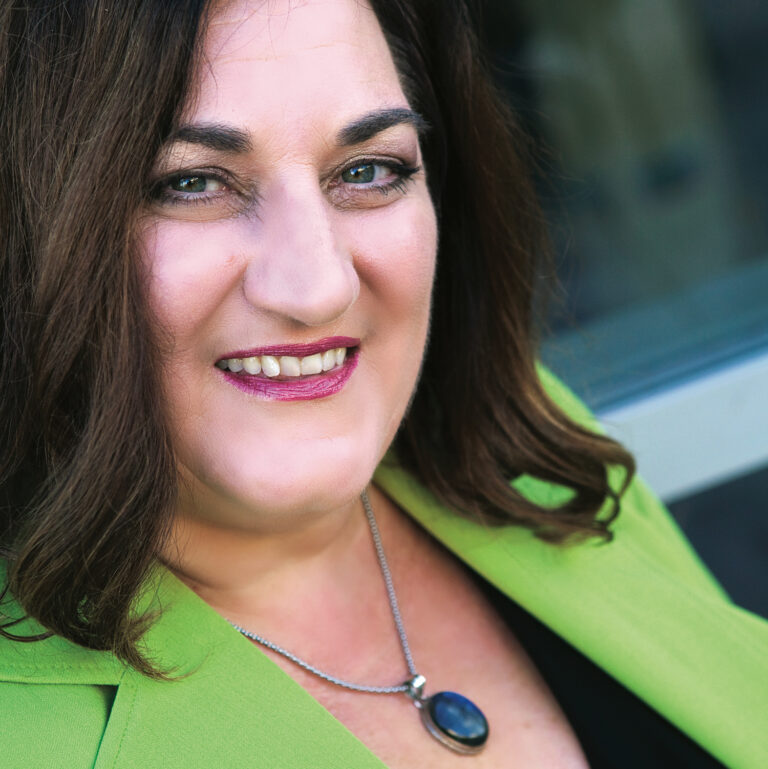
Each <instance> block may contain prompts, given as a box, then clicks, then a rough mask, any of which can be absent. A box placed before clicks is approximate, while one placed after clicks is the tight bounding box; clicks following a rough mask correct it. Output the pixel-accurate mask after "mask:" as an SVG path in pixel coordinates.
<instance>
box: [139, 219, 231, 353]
mask: <svg viewBox="0 0 768 769" xmlns="http://www.w3.org/2000/svg"><path fill="white" fill-rule="evenodd" d="M217 229H218V228H216V227H215V226H214V225H205V224H195V225H192V226H190V224H189V223H186V222H177V221H170V220H168V221H160V222H156V223H154V224H153V225H152V226H151V227H148V228H147V229H146V230H145V232H144V233H143V235H142V246H143V249H142V250H143V261H144V265H145V270H146V275H147V280H148V290H149V297H150V303H151V306H152V310H153V312H154V313H155V317H156V319H157V321H158V322H159V323H160V325H161V327H162V328H163V330H164V331H165V332H166V333H170V334H171V335H172V338H173V340H174V342H176V343H179V342H181V341H182V340H183V339H184V337H185V336H186V337H191V336H193V335H194V333H195V331H196V330H198V329H199V327H200V325H201V324H202V323H204V321H205V320H206V319H207V318H208V317H210V315H212V314H213V312H214V311H215V309H216V308H217V307H218V306H219V304H220V302H221V300H222V297H223V296H225V295H226V293H227V292H228V291H229V289H230V287H231V284H232V281H233V280H234V279H235V277H236V275H237V270H238V267H237V264H236V262H237V259H236V257H235V255H234V252H233V251H232V250H230V249H224V248H222V247H221V243H220V241H221V240H222V238H221V233H220V232H218V231H217Z"/></svg>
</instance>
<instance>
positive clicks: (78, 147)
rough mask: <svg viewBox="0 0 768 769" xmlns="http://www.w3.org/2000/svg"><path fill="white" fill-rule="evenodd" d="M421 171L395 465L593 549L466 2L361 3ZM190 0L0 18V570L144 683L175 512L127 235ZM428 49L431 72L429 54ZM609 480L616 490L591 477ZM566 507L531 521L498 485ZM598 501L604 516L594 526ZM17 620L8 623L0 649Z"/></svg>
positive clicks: (581, 451)
mask: <svg viewBox="0 0 768 769" xmlns="http://www.w3.org/2000/svg"><path fill="white" fill-rule="evenodd" d="M372 4H373V7H374V10H375V12H376V14H377V16H378V18H379V21H380V23H381V25H382V28H383V30H384V32H385V35H386V36H387V39H388V41H389V44H390V48H391V50H392V53H393V56H394V58H395V61H396V64H397V66H398V70H399V72H400V76H401V78H402V82H403V85H404V89H405V91H406V94H407V95H408V97H409V99H410V100H411V102H412V103H413V105H414V107H415V108H416V109H418V110H419V111H420V112H421V113H422V114H423V115H424V116H425V117H426V119H427V120H428V122H429V123H430V125H431V130H430V132H429V133H428V135H427V136H426V137H425V139H424V143H423V151H424V157H425V163H426V166H427V169H428V178H429V180H430V189H431V193H432V196H433V199H434V201H435V206H436V209H437V211H438V218H439V226H440V249H439V256H438V268H437V276H436V284H435V296H434V306H433V318H432V332H431V338H430V343H429V347H428V350H427V354H426V359H425V362H424V367H423V370H422V376H421V380H420V384H419V387H418V390H417V393H416V395H415V397H414V400H413V402H412V405H411V408H410V410H409V412H408V414H407V416H406V419H405V421H404V423H403V425H402V427H401V430H400V431H399V433H398V436H397V438H396V449H397V453H398V456H399V459H400V461H401V463H402V464H403V465H404V466H405V467H406V468H407V469H409V470H410V471H411V472H412V473H413V474H414V475H415V476H416V477H417V478H418V479H419V480H421V481H422V482H423V483H424V484H425V485H426V486H427V487H428V488H430V489H431V490H432V491H433V492H434V493H435V494H437V495H438V496H439V497H440V498H442V499H443V500H444V501H446V502H447V503H448V504H449V505H450V506H452V507H453V508H455V509H456V510H457V511H459V512H461V513H463V514H465V515H470V516H475V517H480V518H482V519H484V520H486V521H490V522H495V523H499V524H501V523H510V522H513V523H516V524H519V525H523V526H528V527H530V528H532V529H533V530H534V531H535V532H536V533H537V535H538V536H540V537H543V538H545V539H549V540H552V541H561V542H562V541H565V540H566V539H568V538H572V537H573V536H574V535H575V536H577V537H584V536H591V535H595V536H600V537H603V538H606V539H609V538H610V530H609V528H608V527H609V523H610V520H612V518H613V517H614V516H615V515H616V513H617V512H618V500H619V496H620V494H621V492H622V491H623V487H625V486H626V483H628V481H629V478H630V477H631V475H632V471H633V464H632V459H631V457H630V456H629V455H628V454H627V453H626V452H625V451H624V450H623V449H622V448H621V447H620V446H618V445H617V444H616V443H614V442H612V441H611V440H609V439H607V438H605V437H602V436H600V435H596V434H594V433H592V432H590V431H589V430H587V429H585V428H583V427H581V426H579V425H577V424H575V423H573V422H572V421H571V420H570V419H568V418H567V417H566V416H565V415H564V414H563V413H562V412H561V411H560V410H559V409H558V408H557V406H555V405H554V404H553V403H552V402H551V401H550V399H549V398H548V397H547V395H546V393H545V392H544V390H543V389H542V386H541V384H540V380H539V377H538V376H537V372H536V353H535V349H536V348H535V343H534V333H533V332H534V318H533V311H532V306H533V293H534V283H535V277H536V274H537V269H538V267H537V265H539V264H540V260H541V258H543V257H545V255H546V253H547V243H546V235H545V227H544V223H543V221H542V217H541V214H540V212H539V209H538V207H537V204H536V199H535V194H534V191H533V189H532V187H531V184H530V183H529V181H528V174H527V171H526V168H525V161H524V157H525V147H526V142H525V139H524V138H523V136H522V135H521V134H520V133H519V132H518V131H517V130H516V128H515V127H514V121H513V120H512V118H511V116H510V114H509V113H508V111H507V110H506V108H505V107H504V106H503V103H502V101H501V100H500V99H499V97H498V96H497V94H496V92H495V90H494V88H493V86H492V85H491V82H490V79H489V77H488V74H487V69H486V67H485V66H484V64H483V59H482V56H481V55H480V53H479V51H478V46H477V42H476V38H475V35H474V33H473V31H472V24H471V19H470V15H469V11H468V9H467V7H466V5H465V3H464V2H462V0H375V1H374V2H373V3H372ZM206 10H207V5H206V3H205V1H204V0H130V1H129V0H126V2H124V3H121V4H120V13H115V12H114V5H112V4H110V3H106V2H102V1H101V0H79V1H78V2H71V3H62V2H58V1H57V2H52V1H51V2H30V3H25V4H18V5H14V4H10V3H5V4H3V7H2V9H0V114H2V116H3V118H2V121H0V147H2V148H3V149H2V152H0V169H1V172H2V179H3V185H2V189H1V191H0V196H2V197H1V198H0V243H1V244H2V247H1V250H0V285H2V301H1V302H0V314H1V315H2V321H3V325H2V337H1V338H0V346H1V347H2V371H1V372H0V391H2V393H3V398H2V404H0V554H2V555H3V556H4V557H5V559H6V560H7V562H8V576H7V579H8V585H7V588H6V589H8V590H10V592H11V593H12V594H13V596H14V598H15V599H16V600H17V602H18V603H19V605H20V606H21V607H22V610H23V611H24V612H26V614H27V616H29V617H32V618H34V619H35V620H37V621H38V622H39V623H40V624H41V625H42V626H43V627H44V628H45V629H46V630H47V631H48V632H49V633H55V634H58V635H61V636H63V637H65V638H68V639H70V640H72V641H74V642H76V643H78V644H81V645H83V646H86V647H89V648H93V649H99V650H109V651H112V652H113V653H114V654H116V655H117V656H118V657H119V658H121V659H123V660H124V661H126V662H127V663H128V664H130V665H132V666H134V667H135V668H136V669H138V670H140V671H142V672H144V673H146V674H148V675H160V673H158V671H156V670H154V668H153V667H152V664H151V663H150V662H149V661H148V660H147V659H146V658H145V657H144V656H143V655H142V652H141V649H140V646H139V644H138V641H139V639H140V637H141V635H142V633H143V632H144V631H145V629H146V627H147V623H148V622H149V621H150V618H147V617H141V616H138V617H137V616H135V615H134V613H133V612H132V606H133V605H134V600H135V598H136V596H137V594H138V592H139V590H140V589H141V586H142V584H143V583H144V582H145V581H146V579H147V576H148V573H149V570H150V569H151V567H152V564H153V562H154V559H155V555H156V553H157V552H158V551H159V548H160V545H161V543H162V542H163V541H164V538H165V537H166V535H167V533H168V529H169V523H170V519H171V516H172V513H173V505H174V501H175V499H176V494H177V476H176V469H175V463H174V459H173V451H172V445H171V442H170V438H169V434H168V430H167V427H166V424H165V416H164V413H163V407H162V403H161V399H160V397H159V393H160V387H159V383H158V381H156V372H157V371H158V370H159V356H158V349H157V345H158V340H157V339H156V336H157V335H156V334H155V332H154V330H153V324H152V318H151V314H150V312H149V310H148V307H147V303H146V297H145V292H144V288H143V285H142V278H141V275H140V269H139V266H138V265H137V259H136V258H135V254H136V252H137V251H136V248H135V245H134V243H133V237H132V235H133V231H132V225H133V223H134V221H135V218H136V212H137V211H138V210H139V209H140V208H141V206H142V204H143V203H144V201H145V199H146V195H147V185H146V179H147V178H148V176H149V172H150V169H151V167H152V164H153V162H154V158H155V155H156V154H157V152H159V150H160V148H161V147H162V145H163V143H164V142H165V141H166V139H167V138H168V137H169V136H170V134H171V133H172V131H173V130H174V128H175V126H176V124H177V120H178V118H179V113H180V110H181V108H182V106H183V105H184V103H185V101H186V98H187V95H188V92H189V89H190V81H191V77H192V75H193V73H194V71H195V66H196V64H197V63H198V51H199V47H200V46H199V44H200V40H201V36H202V35H203V34H204V28H205V19H206ZM447 52H450V55H448V53H447ZM610 465H619V466H622V467H623V468H624V469H625V471H626V472H625V473H624V484H623V487H622V488H620V489H612V488H611V486H610V484H609V482H608V475H607V468H608V467H609V466H610ZM522 473H527V474H530V475H533V476H536V477H538V478H541V479H543V480H546V481H550V482H554V483H558V484H561V485H563V486H566V487H568V488H570V489H571V490H572V492H573V493H572V495H571V497H570V499H569V500H567V501H566V502H565V503H564V504H563V505H562V506H560V507H557V508H547V509H543V508H541V507H539V506H537V505H535V504H533V503H532V502H530V501H528V500H527V499H525V498H524V497H523V496H521V495H520V494H518V493H517V492H516V491H515V490H514V488H512V487H511V486H510V483H509V481H510V479H512V478H513V477H515V476H517V475H520V474H522ZM606 504H608V508H609V514H608V516H607V517H606V516H605V515H598V513H599V512H600V511H601V510H602V509H603V508H604V506H605V505H606ZM17 622H18V618H8V619H7V620H6V621H5V623H4V624H3V625H2V627H1V628H0V632H1V633H2V634H3V635H6V636H8V637H12V638H18V639H20V640H30V639H33V638H38V637H40V636H34V637H30V636H19V635H17V634H15V633H14V632H13V627H14V625H15V624H16V623H17Z"/></svg>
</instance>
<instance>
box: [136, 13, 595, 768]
mask: <svg viewBox="0 0 768 769" xmlns="http://www.w3.org/2000/svg"><path fill="white" fill-rule="evenodd" d="M289 11H290V12H289ZM204 53H205V56H204V62H205V63H204V65H203V66H202V67H201V68H200V71H199V73H198V75H197V83H196V84H197V88H196V92H195V95H194V98H193V99H192V100H191V102H190V104H189V105H188V106H187V109H186V111H185V114H184V120H183V121H182V122H183V123H185V124H186V125H187V126H192V127H193V130H187V131H186V134H185V136H186V139H187V140H186V141H177V142H175V143H173V144H171V145H169V146H168V147H167V148H166V150H165V151H164V152H163V153H162V154H161V157H160V158H159V159H158V162H157V166H156V168H155V172H154V186H155V190H156V195H155V200H154V202H153V204H152V206H151V209H150V210H148V211H147V212H146V214H145V216H144V222H143V233H144V237H143V256H144V260H145V264H146V270H147V275H148V286H149V292H150V299H151V303H152V306H153V310H154V312H155V315H156V318H157V321H158V324H159V326H160V330H161V334H162V335H163V338H164V339H165V340H166V341H167V350H168V352H167V358H166V361H167V362H166V365H165V367H164V371H163V382H164V389H165V398H166V402H167V408H168V411H169V418H170V426H171V436H172V440H173V444H174V448H175V451H176V455H177V459H178V463H179V472H180V476H181V493H180V497H179V501H178V506H177V511H176V516H175V521H174V525H173V531H172V536H171V538H170V542H169V544H168V546H167V549H166V551H165V552H164V553H163V554H162V555H163V558H164V560H165V561H166V563H167V564H168V565H169V566H170V568H171V569H173V570H174V571H175V572H176V573H177V574H178V575H179V577H180V578H181V579H182V580H184V581H185V582H186V583H187V584H188V585H189V586H190V587H191V588H192V589H193V590H195V591H196V592H197V593H198V594H199V595H200V596H202V598H203V599H204V600H206V601H207V602H208V603H209V604H210V605H211V606H213V607H214V608H215V609H216V610H217V611H219V612H220V613H221V614H222V615H224V616H225V617H227V618H229V619H231V620H232V621H235V622H237V623H238V624H241V625H243V626H244V627H247V628H251V629H253V630H256V631H257V632H259V633H262V634H263V635H265V636H267V637H268V638H271V639H273V640H275V641H276V642H277V643H280V644H281V645H284V646H286V647H287V648H289V649H292V650H295V651H296V653H298V654H300V655H301V656H303V657H305V658H306V659H309V660H311V661H312V662H313V663H314V664H316V665H317V666H319V667H321V668H324V669H327V670H330V671H334V672H336V673H337V674H338V675H340V676H342V677H345V678H348V679H352V680H360V681H377V682H384V683H391V682H392V679H393V676H397V677H400V676H401V675H402V670H401V664H402V663H401V660H402V653H401V650H400V646H399V642H398V639H397V636H396V634H395V633H394V632H393V628H392V618H391V615H390V613H389V606H388V603H387V598H386V592H385V589H384V585H383V581H382V578H381V573H380V571H379V567H378V563H377V561H376V558H375V554H374V551H373V546H372V542H371V537H370V532H369V531H368V528H367V525H366V523H365V519H364V516H363V515H362V506H361V503H360V501H359V494H360V491H361V490H362V489H363V488H364V487H365V486H366V485H367V484H368V483H369V481H370V478H371V476H372V474H373V471H374V469H375V467H376V465H377V464H378V462H379V461H380V459H381V457H382V456H383V454H384V452H385V451H386V449H387V447H388V446H389V444H390V443H391V441H392V439H393V437H394V434H395V431H396V429H397V426H398V425H399V423H400V421H401V420H402V416H403V414H404V412H405V410H406V408H407V405H408V402H409V399H410V397H411V395H412V392H413V390H414V387H415V385H416V382H417V379H418V373H419V368H420V365H421V360H422V357H423V351H424V345H425V340H426V336H427V330H428V325H429V309H430V296H431V290H432V281H433V276H434V267H435V255H436V249H437V230H436V222H435V214H434V210H433V206H432V203H431V200H430V197H429V194H428V191H427V186H426V178H425V175H424V172H423V171H415V172H413V173H412V174H411V175H410V179H409V180H408V181H407V183H405V184H397V185H395V187H393V188H390V189H389V190H388V191H387V193H386V194H383V193H382V191H381V190H380V189H376V187H377V186H379V187H380V186H382V185H384V184H395V182H397V179H398V177H397V174H396V173H395V172H394V170H393V169H395V168H396V167H398V166H402V165H404V166H407V167H408V168H411V169H413V168H417V167H419V166H420V165H421V156H420V150H419V142H418V130H417V127H418V126H417V122H418V121H417V120H415V119H414V118H412V117H411V118H408V119H407V120H405V122H400V123H398V124H397V125H392V126H390V127H388V128H386V129H385V130H381V131H378V132H376V133H374V134H373V135H372V136H369V137H368V138H366V139H365V140H363V141H358V140H359V139H360V137H359V135H358V136H356V137H355V136H353V137H351V138H352V140H353V141H352V142H351V143H350V141H349V140H350V136H349V135H347V136H346V139H347V141H341V142H340V135H341V138H343V135H344V129H345V127H348V126H349V125H350V124H353V123H355V121H358V122H359V121H360V119H361V118H362V117H364V116H366V115H371V114H380V113H381V112H382V111H388V110H389V111H391V110H393V109H399V110H408V109H409V105H408V102H407V100H406V98H405V96H404V94H403V92H402V89H401V87H400V83H399V80H398V76H397V72H396V70H395V67H394V64H393V62H392V58H391V56H390V53H389V50H388V48H387V45H386V42H385V40H384V37H383V35H382V32H381V30H380V28H379V26H378V23H377V21H376V18H375V16H374V14H373V12H372V11H371V10H370V9H369V8H367V7H366V6H365V4H364V3H362V2H358V1H357V0H310V1H309V2H304V3H300V4H296V3H295V2H288V1H287V0H285V1H283V0H278V1H276V2H269V3H266V4H265V3H261V2H256V3H242V2H235V3H227V4H226V5H224V6H223V7H222V8H220V9H219V11H218V12H217V13H216V14H215V15H214V18H213V20H212V23H211V25H210V27H209V32H208V36H207V38H206V40H205V46H204ZM390 114H391V113H390ZM211 125H215V126H218V127H219V128H221V127H222V126H224V127H226V131H225V136H228V137H229V139H231V140H232V141H230V146H229V147H228V148H222V146H219V148H218V149H215V148H212V147H209V146H203V145H202V144H201V143H200V142H199V141H197V139H199V138H200V136H201V135H203V134H205V133H206V131H208V133H207V135H208V137H209V138H210V135H211V132H210V130H208V129H207V128H206V126H207V127H210V126H211ZM195 127H196V128H195ZM349 133H350V132H349V131H347V134H349ZM358 133H359V132H358ZM369 133H370V132H369ZM190 137H192V138H195V137H196V140H195V141H189V138H190ZM234 139H239V141H234ZM219 144H220V145H221V142H219ZM235 145H237V146H235ZM374 162H375V163H376V164H377V165H376V171H375V176H374V178H373V181H368V182H365V183H362V184H361V183H358V182H354V183H353V182H352V181H350V178H351V177H350V174H349V169H350V168H353V167H359V166H360V165H361V164H366V163H369V164H370V163H374ZM369 170H370V169H369ZM192 177H194V179H195V180H196V181H195V183H194V184H192V185H191V186H190V184H189V180H190V178H192ZM356 178H357V177H356ZM366 178H367V177H366ZM201 179H203V181H202V182H201V181H200V180H201ZM201 185H202V186H201ZM190 189H191V190H193V191H192V192H189V190H190ZM337 335H338V336H349V337H355V338H359V339H360V340H361V342H360V346H359V364H358V366H357V368H356V369H355V371H354V373H353V374H352V376H351V378H350V379H349V381H348V382H347V383H346V385H345V387H344V388H343V389H342V390H341V391H340V392H338V393H336V394H334V395H332V396H330V397H325V398H321V399H316V400H309V401H290V402H281V401H274V400H268V399H265V398H261V397H258V396H255V395H252V394H247V393H244V392H243V391H242V390H240V389H238V388H236V387H234V386H232V384H231V383H230V382H228V381H227V380H226V378H225V377H223V376H222V372H221V371H219V370H218V369H217V368H216V366H215V363H216V361H217V360H220V359H221V358H222V357H225V356H226V355H227V353H228V352H231V351H233V350H242V349H251V348H256V347H263V346H267V345H278V344H301V343H311V342H315V341H317V340H319V339H322V338H326V337H330V336H337ZM370 493H371V500H372V502H373V504H374V508H375V510H376V513H377V517H378V519H379V525H380V528H381V531H382V535H383V537H384V540H385V547H386V549H387V553H388V555H389V557H390V564H391V567H392V571H393V574H394V575H395V578H396V580H397V582H398V584H400V585H418V586H419V590H405V591H403V590H400V591H399V592H400V599H401V604H402V607H401V608H402V611H403V618H404V621H405V623H406V627H407V629H408V631H409V634H410V636H411V639H412V646H413V651H414V654H415V655H416V656H417V659H422V660H424V661H425V663H424V666H423V672H424V673H425V674H426V675H427V676H428V677H429V678H430V680H431V679H432V678H434V680H439V681H440V685H441V688H447V689H451V688H455V689H456V690H458V691H463V692H465V693H466V694H467V695H468V696H470V697H475V698H476V699H480V704H481V705H482V707H483V708H484V709H485V710H486V712H487V714H488V715H489V718H490V719H491V721H492V723H493V719H494V718H495V719H496V723H504V724H505V725H506V726H505V728H504V729H501V730H499V731H500V734H499V736H497V737H494V740H493V742H492V744H490V745H489V747H488V748H487V749H486V751H485V752H484V753H483V754H481V755H480V756H477V757H473V758H472V759H470V760H471V762H472V763H473V766H474V767H476V768H477V769H485V767H490V766H493V767H500V766H506V765H512V764H510V763H509V761H510V756H513V755H514V756H515V762H514V766H516V767H524V766H548V767H583V766H585V764H584V762H583V757H582V756H581V752H580V749H579V747H578V743H577V742H576V741H575V738H574V737H573V735H572V733H571V732H570V729H569V727H568V725H567V722H566V721H565V719H564V718H563V716H562V713H561V712H560V711H559V708H558V707H557V704H556V703H555V702H554V700H553V699H552V697H551V695H550V694H549V692H548V691H547V689H546V686H545V685H544V684H543V682H542V681H541V680H540V678H539V677H538V674H537V673H536V671H535V670H534V669H533V667H532V665H531V664H530V662H529V661H528V659H527V657H526V656H525V653H524V652H523V651H522V649H520V647H519V645H517V643H516V641H515V640H514V638H513V637H512V636H511V634H510V633H509V631H508V630H507V629H506V628H505V627H504V626H503V624H502V623H501V621H500V620H499V619H498V617H497V616H496V613H495V612H494V610H493V609H492V607H490V606H488V605H487V604H486V603H485V601H484V599H483V598H482V596H481V595H480V594H479V591H478V590H477V588H475V587H474V586H473V584H472V582H471V580H469V579H468V578H467V576H466V574H465V573H464V572H463V570H462V568H461V567H460V566H459V565H458V564H457V563H456V562H455V560H454V559H453V558H452V557H451V556H449V555H448V554H447V553H445V552H444V551H443V550H442V549H441V548H440V547H439V546H438V545H437V544H436V543H435V542H434V541H433V540H431V539H430V538H429V537H427V535H426V534H424V532H422V531H421V530H420V529H418V527H416V526H415V525H414V524H413V523H411V522H410V521H409V520H408V519H407V518H406V517H405V516H404V515H403V514H402V512H401V511H400V510H398V509H397V508H396V507H395V506H394V504H393V503H392V502H391V501H390V500H388V499H387V498H386V497H385V496H384V495H383V494H381V492H379V491H378V490H377V489H375V488H371V492H370ZM447 605H448V606H450V607H451V611H445V610H444V608H442V607H445V606H447ZM233 632H234V631H233ZM273 656H274V655H273ZM478 659H479V660H483V661H484V664H478V663H477V660H478ZM458 660H464V663H458V662H457V661H458ZM275 661H276V663H277V664H279V665H281V666H282V667H283V668H284V669H285V671H286V672H287V673H288V674H289V675H291V676H293V677H294V678H295V679H296V680H297V681H299V683H301V685H303V686H304V687H305V688H306V689H307V690H308V691H309V692H310V693H311V694H312V695H313V696H315V697H316V698H317V699H318V700H319V701H320V702H321V703H322V704H323V705H324V706H325V707H327V708H328V709H329V710H330V711H331V712H332V713H333V714H334V715H335V716H336V717H337V718H339V719H340V720H341V721H342V722H343V723H345V724H346V725H347V726H348V727H349V728H350V729H351V730H352V731H353V732H354V733H355V734H357V735H358V736H359V737H360V738H361V739H362V740H363V741H364V742H365V743H366V744H367V745H368V746H369V747H370V748H371V749H372V750H373V751H374V752H375V753H376V754H377V755H379V756H380V757H381V758H382V759H383V760H384V761H385V763H386V764H387V765H388V766H390V767H407V766H415V765H417V764H418V766H420V767H433V766H434V767H438V766H439V767H447V768H450V767H453V766H459V765H466V763H467V758H465V757H460V756H456V755H454V754H451V753H449V752H448V751H447V750H446V749H445V748H443V747H441V746H440V745H438V744H437V743H435V742H434V741H433V740H432V739H431V738H430V737H429V736H428V735H427V734H426V732H425V731H424V730H423V728H422V727H421V725H420V722H419V719H418V716H417V714H416V713H415V710H414V708H413V706H412V704H411V703H410V702H409V701H408V700H407V699H406V698H405V697H372V696H370V695H360V694H355V693H350V692H347V691H345V690H340V689H338V688H337V687H333V686H331V685H329V684H326V683H324V682H322V681H319V680H318V679H314V678H311V677H309V676H307V675H305V674H304V673H303V671H301V670H299V669H297V668H296V667H295V666H292V665H291V663H289V662H287V661H286V660H284V659H282V658H279V657H275ZM491 662H492V663H493V664H491ZM478 690H479V693H480V695H481V696H480V697H479V698H478V697H477V693H478ZM361 698H362V700H361ZM363 705H364V707H363ZM382 719H383V720H384V721H385V722H386V723H387V724H388V728H387V730H386V734H382V730H381V729H380V728H379V725H380V724H381V723H382ZM414 746H417V747H418V750H416V752H414ZM415 757H417V760H416V759H415Z"/></svg>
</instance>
